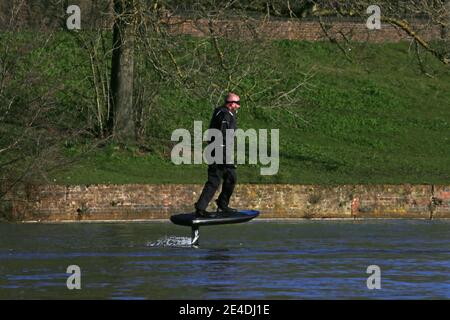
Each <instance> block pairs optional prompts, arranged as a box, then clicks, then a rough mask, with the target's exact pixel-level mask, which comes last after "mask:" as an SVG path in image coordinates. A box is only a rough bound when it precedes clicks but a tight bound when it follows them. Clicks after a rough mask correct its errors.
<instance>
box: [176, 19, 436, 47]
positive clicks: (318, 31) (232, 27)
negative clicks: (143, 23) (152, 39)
mask: <svg viewBox="0 0 450 320" xmlns="http://www.w3.org/2000/svg"><path fill="white" fill-rule="evenodd" d="M167 24H168V25H169V29H170V30H171V31H172V32H174V33H177V34H189V35H193V36H197V37H204V36H208V35H210V34H211V31H212V32H214V34H215V35H219V36H223V37H229V38H249V37H251V38H261V39H289V40H307V41H320V40H327V39H328V38H327V35H326V33H325V32H324V31H323V28H322V27H321V25H320V23H319V22H318V21H299V20H273V21H262V20H247V21H232V22H223V21H222V22H220V21H215V22H212V23H208V21H207V20H205V19H198V20H181V19H179V18H171V19H169V20H168V21H167ZM412 25H413V30H415V31H416V32H417V34H418V35H419V36H420V37H422V38H423V39H424V40H426V41H429V40H432V39H439V38H440V37H441V35H442V34H441V33H442V30H441V28H440V27H439V26H430V25H428V24H426V23H424V22H421V21H419V20H418V21H414V22H413V23H412ZM324 26H325V30H326V31H327V34H328V35H329V36H331V37H332V38H336V39H337V40H343V39H344V38H346V39H347V40H352V41H359V42H362V41H368V42H375V43H380V42H399V41H407V40H410V39H411V37H410V36H408V35H407V34H406V33H405V32H404V31H402V30H401V29H400V28H398V27H394V26H392V25H390V24H386V23H383V24H382V25H381V29H379V30H369V29H368V28H367V27H366V23H365V22H363V21H355V20H354V21H329V22H328V23H325V24H324Z"/></svg>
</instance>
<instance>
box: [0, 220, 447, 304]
mask: <svg viewBox="0 0 450 320" xmlns="http://www.w3.org/2000/svg"><path fill="white" fill-rule="evenodd" d="M449 231H450V221H445V220H442V221H419V220H379V221H296V222H258V221H255V222H250V223H246V224H240V225H228V226H211V227H204V228H201V239H200V241H201V242H200V246H199V247H198V248H193V247H191V246H190V240H191V239H190V232H191V231H190V228H184V227H179V226H175V225H172V224H170V223H156V222H155V223H150V222H149V223H128V224H127V223H120V224H104V223H103V224H102V223H98V224H38V225H19V224H1V225H0V275H1V276H0V299H21V298H31V299H60V298H63V299H93V298H96V299H344V298H351V299H361V298H363V299H364V298H369V299H410V298H412V299H424V298H425V299H433V298H434V299H436V298H449V297H450V281H449V276H448V275H449V271H450V255H449V253H450V251H449V241H450V232H449ZM69 265H78V266H79V267H80V268H81V283H82V289H81V290H73V291H71V290H68V289H67V287H66V280H67V278H68V276H69V274H66V269H67V267H68V266H69ZM369 265H378V266H379V267H380V268H381V285H382V288H381V290H368V289H367V286H366V281H367V277H368V276H369V274H367V273H366V270H367V267H368V266H369Z"/></svg>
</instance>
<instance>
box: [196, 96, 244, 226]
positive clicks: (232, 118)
mask: <svg viewBox="0 0 450 320" xmlns="http://www.w3.org/2000/svg"><path fill="white" fill-rule="evenodd" d="M240 103H241V102H240V98H239V96H238V95H236V94H234V93H229V94H227V95H226V96H225V101H224V105H223V106H220V107H217V108H216V109H215V110H214V113H213V115H212V118H211V123H210V125H209V128H210V129H218V130H220V131H221V132H222V137H223V143H222V144H221V145H222V148H223V161H222V163H215V162H214V163H212V164H210V165H208V181H207V182H206V183H205V186H204V188H203V191H202V194H201V195H200V198H199V199H198V201H197V202H196V203H195V210H196V211H195V213H196V215H197V216H201V217H206V216H208V215H209V213H208V212H207V211H206V208H207V207H208V205H209V203H210V202H211V200H212V198H213V197H214V194H215V193H216V191H217V189H218V188H219V185H220V181H221V179H223V184H222V192H221V193H220V195H219V197H218V198H217V200H216V204H217V211H218V212H224V213H232V212H237V210H236V209H233V208H230V207H229V206H228V203H229V202H230V197H231V194H232V193H233V190H234V186H235V185H236V167H235V166H234V164H227V161H226V159H227V155H226V141H227V139H226V138H227V137H226V135H227V129H232V130H233V131H234V130H236V128H237V123H236V113H237V109H239V107H240ZM229 140H230V141H232V139H229ZM211 142H212V141H210V143H211ZM231 160H232V159H231ZM231 162H233V161H231Z"/></svg>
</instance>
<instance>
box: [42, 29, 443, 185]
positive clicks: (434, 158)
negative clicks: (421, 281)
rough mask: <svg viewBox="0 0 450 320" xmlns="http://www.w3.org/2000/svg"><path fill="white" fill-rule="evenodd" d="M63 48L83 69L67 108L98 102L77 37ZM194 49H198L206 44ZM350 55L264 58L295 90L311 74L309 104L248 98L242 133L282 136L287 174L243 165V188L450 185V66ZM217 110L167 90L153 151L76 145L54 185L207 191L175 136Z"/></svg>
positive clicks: (394, 50)
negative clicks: (173, 157)
mask: <svg viewBox="0 0 450 320" xmlns="http://www.w3.org/2000/svg"><path fill="white" fill-rule="evenodd" d="M58 41H59V42H58V43H59V49H58V50H61V51H63V52H65V55H66V58H65V59H67V60H66V63H61V68H66V69H67V66H68V65H69V66H70V65H72V66H73V65H76V66H78V67H79V68H78V69H73V67H70V68H69V69H70V70H75V73H74V77H75V80H74V78H72V79H67V80H64V81H66V82H67V85H66V86H67V90H66V91H65V92H66V94H64V95H62V96H60V97H59V102H60V104H61V106H62V108H70V106H71V105H73V104H74V103H76V101H77V96H76V94H72V93H73V92H75V91H74V90H72V89H73V88H75V87H76V88H77V90H79V91H80V90H81V91H83V92H81V94H83V95H85V96H89V95H92V88H89V86H86V85H83V86H80V85H79V84H78V83H77V80H76V79H79V81H81V79H83V77H84V76H85V75H84V73H86V74H88V73H89V69H88V66H86V65H83V64H82V63H81V62H80V61H78V60H77V59H81V58H80V56H81V55H80V54H79V53H74V52H72V51H71V50H69V49H67V48H70V47H71V46H72V45H74V44H73V43H71V40H70V38H68V37H62V38H61V39H59V40H58ZM65 41H66V42H67V43H65ZM186 41H187V42H186V45H189V44H188V43H193V42H195V41H196V40H195V39H188V40H186ZM53 52H54V54H57V52H56V51H53ZM350 57H351V59H352V61H350V60H348V59H346V58H345V57H344V55H343V54H342V53H341V52H340V50H339V49H338V48H337V47H336V46H334V45H333V44H330V43H321V42H314V43H310V42H299V41H287V40H282V41H281V40H280V41H274V42H272V43H271V44H270V46H269V47H268V48H267V50H266V51H265V52H264V54H259V55H257V56H255V57H254V62H253V63H254V66H256V67H260V68H261V74H263V73H267V74H269V73H270V72H274V73H275V76H278V77H282V83H284V84H285V85H286V86H289V85H293V84H295V83H298V82H300V81H302V80H303V79H304V73H308V72H309V73H311V74H312V77H311V79H310V80H309V81H308V86H307V87H305V88H304V89H302V90H300V91H299V92H298V94H297V95H298V96H297V98H299V99H300V100H301V103H299V104H298V106H296V107H295V110H292V111H293V112H295V113H296V114H297V115H298V117H293V116H292V115H291V114H290V113H287V112H285V111H282V110H271V109H270V94H271V93H270V92H268V93H265V94H266V95H267V97H266V98H263V99H260V100H258V101H259V102H258V103H259V104H258V103H253V104H251V106H250V103H249V102H248V101H246V100H245V98H244V97H243V98H242V106H241V110H240V113H239V120H238V123H239V127H240V128H242V129H244V130H246V129H249V128H255V129H259V128H269V129H270V128H278V129H279V130H280V168H279V172H278V174H277V175H274V176H261V175H260V171H259V166H256V165H241V166H240V167H239V169H238V177H239V182H240V183H300V184H353V183H355V184H356V183H357V184H360V183H362V184H372V183H374V184H390V183H392V184H399V183H434V184H448V183H449V182H450V154H449V150H450V140H449V139H450V71H449V69H448V67H444V66H443V65H441V64H439V62H437V61H435V60H434V59H433V58H432V57H431V56H424V57H423V58H424V59H425V60H424V63H425V65H426V69H427V72H428V73H430V74H431V75H432V77H428V76H425V75H424V74H422V72H421V71H420V67H419V65H418V64H417V61H416V60H415V57H414V54H413V52H410V51H409V44H407V43H401V44H381V45H380V44H377V45H375V44H367V45H356V47H355V51H354V52H352V53H351V56H350ZM67 61H68V62H67ZM268 66H270V68H271V69H270V68H269V67H268ZM51 72H53V73H54V74H56V75H57V74H60V73H61V72H67V70H63V71H61V70H57V71H54V70H53V71H51ZM264 79H267V77H266V78H264ZM264 79H261V80H260V79H250V80H249V83H245V82H244V84H243V85H244V86H247V87H252V86H253V87H254V90H255V92H257V91H261V90H263V89H264V88H265V87H268V86H269V85H271V83H268V82H265V81H266V80H264ZM71 86H72V89H71ZM236 91H237V93H238V94H239V90H236ZM78 94H80V92H78ZM263 95H264V94H263ZM74 101H75V102H74ZM212 108H213V106H212V105H211V104H210V102H209V101H208V100H207V99H206V97H205V99H201V98H200V99H199V98H197V99H194V98H186V96H185V94H184V92H183V91H182V90H179V88H177V87H176V86H175V85H174V86H173V87H172V86H170V85H165V86H164V87H162V88H161V90H160V93H159V95H158V98H157V109H155V110H154V114H155V116H154V117H153V118H152V119H150V123H149V126H148V128H149V130H148V141H149V144H150V145H151V146H152V147H151V148H150V149H148V148H147V149H139V148H126V147H120V146H117V145H114V144H107V145H105V146H103V147H99V148H96V149H94V150H93V151H91V152H89V153H86V154H84V153H83V152H82V151H83V149H84V147H83V145H82V144H80V143H78V142H77V143H68V144H67V146H66V147H65V151H64V152H65V153H66V154H67V155H69V157H72V158H75V157H77V161H76V162H74V163H73V164H72V165H71V166H70V167H65V168H63V169H60V170H57V171H55V172H54V173H53V174H52V176H51V180H52V181H54V182H56V183H61V184H95V183H118V184H120V183H203V182H204V180H205V178H206V166H205V165H181V166H176V165H174V164H172V163H171V161H170V149H171V146H172V145H173V144H171V143H170V135H171V133H172V131H173V130H174V129H176V128H186V129H188V130H190V131H191V132H192V130H193V122H194V120H201V121H203V122H204V123H205V125H206V124H207V123H208V122H209V118H210V113H211V111H212ZM73 119H75V118H71V120H70V121H75V120H73ZM77 121H80V120H79V119H78V120H77Z"/></svg>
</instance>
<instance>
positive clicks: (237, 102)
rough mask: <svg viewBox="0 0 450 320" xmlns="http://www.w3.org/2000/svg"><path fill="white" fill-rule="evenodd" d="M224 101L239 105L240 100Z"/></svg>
mask: <svg viewBox="0 0 450 320" xmlns="http://www.w3.org/2000/svg"><path fill="white" fill-rule="evenodd" d="M226 103H236V104H237V105H241V102H240V101H227V102H226Z"/></svg>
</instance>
